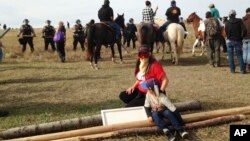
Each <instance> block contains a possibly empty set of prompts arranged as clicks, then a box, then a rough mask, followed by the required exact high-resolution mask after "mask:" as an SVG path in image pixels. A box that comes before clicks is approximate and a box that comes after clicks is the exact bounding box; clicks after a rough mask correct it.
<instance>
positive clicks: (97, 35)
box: [87, 14, 125, 69]
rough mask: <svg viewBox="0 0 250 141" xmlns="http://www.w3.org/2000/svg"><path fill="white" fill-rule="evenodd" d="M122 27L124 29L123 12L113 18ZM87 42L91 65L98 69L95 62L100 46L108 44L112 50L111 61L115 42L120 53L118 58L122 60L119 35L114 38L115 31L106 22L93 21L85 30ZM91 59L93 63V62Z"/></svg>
mask: <svg viewBox="0 0 250 141" xmlns="http://www.w3.org/2000/svg"><path fill="white" fill-rule="evenodd" d="M115 23H117V24H118V25H119V26H120V27H121V28H122V29H124V27H125V25H124V14H122V15H119V14H118V16H117V18H116V19H115ZM87 44H88V54H89V57H90V64H91V67H92V68H94V69H98V67H97V62H98V58H99V57H100V50H101V46H102V45H104V46H110V48H111V52H112V61H114V57H115V51H114V44H117V47H118V52H119V55H120V60H121V62H123V58H122V49H121V37H119V39H116V35H115V31H114V30H113V29H112V28H111V27H110V26H109V25H108V24H107V23H95V24H93V25H91V26H90V27H89V29H88V31H87ZM93 60H94V61H95V64H93V63H92V62H93Z"/></svg>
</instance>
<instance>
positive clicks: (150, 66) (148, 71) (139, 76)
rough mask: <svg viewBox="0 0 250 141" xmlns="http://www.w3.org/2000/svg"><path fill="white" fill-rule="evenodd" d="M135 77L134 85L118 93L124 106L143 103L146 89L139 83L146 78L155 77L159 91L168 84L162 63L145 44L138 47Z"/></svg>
mask: <svg viewBox="0 0 250 141" xmlns="http://www.w3.org/2000/svg"><path fill="white" fill-rule="evenodd" d="M135 77H136V82H135V83H134V85H133V86H131V87H130V88H128V89H127V90H126V91H123V92H121V93H120V99H121V100H122V101H123V102H124V103H126V104H127V105H126V107H134V106H143V105H144V102H145V97H146V95H145V94H146V93H147V90H146V89H144V88H142V87H141V85H140V84H141V83H143V82H145V81H146V80H148V79H150V78H155V79H157V80H158V81H159V82H160V85H161V87H160V91H162V92H163V93H164V92H165V89H166V87H167V85H168V78H167V75H166V73H165V71H164V69H163V67H162V65H161V64H160V63H159V62H158V61H157V60H156V59H155V58H154V57H153V56H152V54H151V53H150V51H149V49H148V46H147V45H142V46H141V47H140V49H139V53H138V60H137V63H136V68H135Z"/></svg>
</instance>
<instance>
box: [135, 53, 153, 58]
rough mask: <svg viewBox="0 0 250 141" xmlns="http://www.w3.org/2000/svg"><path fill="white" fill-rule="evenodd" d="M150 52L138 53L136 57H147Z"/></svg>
mask: <svg viewBox="0 0 250 141" xmlns="http://www.w3.org/2000/svg"><path fill="white" fill-rule="evenodd" d="M149 56H150V54H149V53H139V54H138V57H139V58H149Z"/></svg>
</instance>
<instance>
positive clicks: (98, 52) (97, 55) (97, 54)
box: [94, 45, 101, 70]
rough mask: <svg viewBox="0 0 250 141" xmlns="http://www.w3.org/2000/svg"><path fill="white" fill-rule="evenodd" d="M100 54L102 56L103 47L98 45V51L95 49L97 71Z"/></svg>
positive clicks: (95, 67)
mask: <svg viewBox="0 0 250 141" xmlns="http://www.w3.org/2000/svg"><path fill="white" fill-rule="evenodd" d="M100 54H101V45H97V46H96V49H95V55H94V57H95V64H94V69H96V70H98V67H97V62H98V59H99V56H100Z"/></svg>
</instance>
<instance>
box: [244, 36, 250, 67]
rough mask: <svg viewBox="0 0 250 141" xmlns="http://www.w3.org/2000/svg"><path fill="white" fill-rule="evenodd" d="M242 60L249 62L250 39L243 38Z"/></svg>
mask: <svg viewBox="0 0 250 141" xmlns="http://www.w3.org/2000/svg"><path fill="white" fill-rule="evenodd" d="M243 61H244V63H245V64H250V39H248V40H243Z"/></svg>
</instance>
